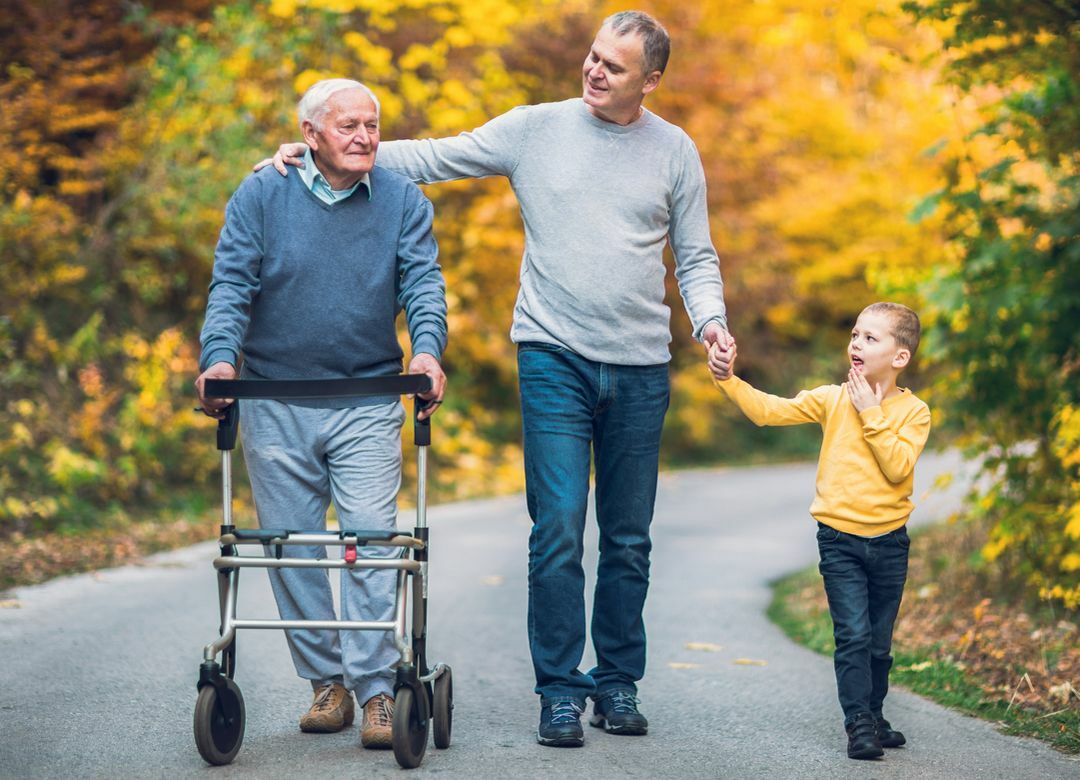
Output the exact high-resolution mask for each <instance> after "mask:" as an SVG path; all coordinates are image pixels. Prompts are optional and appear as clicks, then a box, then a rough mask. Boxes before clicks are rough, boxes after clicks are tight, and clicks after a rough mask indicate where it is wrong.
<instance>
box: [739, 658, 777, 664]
mask: <svg viewBox="0 0 1080 780" xmlns="http://www.w3.org/2000/svg"><path fill="white" fill-rule="evenodd" d="M732 663H733V664H736V665H738V666H768V665H769V662H768V661H762V660H760V659H757V658H736V659H735V660H734V661H732Z"/></svg>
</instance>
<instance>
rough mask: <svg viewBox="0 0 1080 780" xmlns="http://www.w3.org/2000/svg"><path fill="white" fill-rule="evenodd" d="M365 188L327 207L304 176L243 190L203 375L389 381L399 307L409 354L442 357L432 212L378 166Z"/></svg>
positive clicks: (224, 258) (224, 245) (209, 316)
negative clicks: (215, 370)
mask: <svg viewBox="0 0 1080 780" xmlns="http://www.w3.org/2000/svg"><path fill="white" fill-rule="evenodd" d="M370 181H371V198H370V199H369V198H368V194H367V192H366V191H365V190H364V187H363V185H361V186H360V187H359V188H358V189H357V191H356V192H355V193H354V194H353V195H352V196H351V197H349V198H346V199H345V200H342V201H339V202H337V203H334V204H328V203H324V202H323V201H321V200H320V199H319V198H318V197H316V196H315V195H314V194H313V193H312V192H311V191H310V190H309V189H308V188H307V187H306V186H305V185H304V182H303V181H302V180H301V177H300V176H295V175H294V176H287V177H282V176H279V175H278V173H277V172H276V171H274V169H273V168H272V167H267V168H264V169H263V170H261V171H259V172H258V173H255V174H253V175H251V176H249V177H248V178H247V179H245V180H244V182H243V183H242V184H241V185H240V187H239V188H238V189H237V191H236V192H235V193H234V194H233V196H232V198H231V199H230V200H229V204H228V206H227V207H226V209H225V226H224V227H223V228H222V231H221V237H220V239H219V241H218V245H217V249H216V250H215V253H214V273H213V279H212V281H211V283H210V296H209V299H208V301H207V305H206V322H205V324H204V325H203V330H202V337H201V341H202V355H201V357H200V360H199V366H200V369H201V370H206V369H207V368H208V367H209V366H211V365H213V364H214V363H218V362H222V361H224V362H228V363H232V364H233V365H239V361H240V359H241V357H242V358H243V376H245V377H252V378H261V379H338V378H356V377H371V376H383V375H387V374H396V373H399V372H400V371H401V369H402V357H403V353H402V350H401V346H400V345H399V344H398V341H397V333H396V330H395V326H394V321H395V319H396V318H397V315H398V313H399V312H401V310H402V309H404V310H405V316H406V320H407V322H408V327H409V336H410V339H411V341H412V351H413V354H418V353H421V352H426V353H428V354H431V355H434V356H435V357H436V358H437V359H441V357H442V351H443V349H444V348H445V347H446V295H445V291H446V285H445V282H444V281H443V277H442V271H441V270H440V268H439V265H438V262H437V257H438V249H437V247H436V244H435V238H434V236H433V235H432V232H431V219H432V208H431V203H430V201H428V199H427V198H426V197H424V195H423V193H421V192H420V190H419V188H418V187H417V186H416V185H415V184H413V183H412V182H410V181H408V180H407V179H405V178H404V177H403V176H399V175H398V174H396V173H392V172H390V171H387V170H385V169H383V168H379V167H377V166H376V167H375V168H373V169H372V171H371V174H370ZM374 400H377V399H371V401H374ZM378 400H386V399H378ZM364 402H366V401H358V400H356V399H334V400H330V401H318V402H304V405H310V406H321V407H330V408H344V407H349V406H356V405H357V404H358V403H364Z"/></svg>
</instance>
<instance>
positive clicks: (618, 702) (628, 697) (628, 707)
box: [608, 691, 639, 712]
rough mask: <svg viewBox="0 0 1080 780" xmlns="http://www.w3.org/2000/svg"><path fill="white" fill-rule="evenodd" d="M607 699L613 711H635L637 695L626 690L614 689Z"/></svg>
mask: <svg viewBox="0 0 1080 780" xmlns="http://www.w3.org/2000/svg"><path fill="white" fill-rule="evenodd" d="M608 700H609V701H610V702H611V710H612V711H613V712H637V705H638V701H639V699H638V697H637V696H635V695H634V694H632V693H630V692H628V691H615V692H614V693H612V694H611V695H610V696H609V697H608Z"/></svg>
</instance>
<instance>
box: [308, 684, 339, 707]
mask: <svg viewBox="0 0 1080 780" xmlns="http://www.w3.org/2000/svg"><path fill="white" fill-rule="evenodd" d="M333 692H334V686H333V685H325V686H323V687H322V688H320V689H319V692H318V693H317V694H316V695H315V701H314V702H312V704H311V709H312V711H313V712H325V711H326V710H329V709H333V707H334V705H333V703H332V702H331V701H330V694H331V693H333Z"/></svg>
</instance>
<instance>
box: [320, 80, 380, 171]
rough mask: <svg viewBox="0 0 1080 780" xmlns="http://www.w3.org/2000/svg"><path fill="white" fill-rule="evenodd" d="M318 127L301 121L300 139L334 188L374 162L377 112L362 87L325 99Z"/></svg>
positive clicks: (369, 167) (376, 146)
mask: <svg viewBox="0 0 1080 780" xmlns="http://www.w3.org/2000/svg"><path fill="white" fill-rule="evenodd" d="M326 106H327V108H328V109H329V111H328V112H327V113H326V114H324V115H323V116H322V121H321V125H322V128H321V129H318V130H317V129H316V128H315V127H314V126H313V125H312V124H311V123H310V122H305V123H304V140H305V141H307V144H308V146H310V147H311V151H312V154H314V155H315V164H316V165H318V166H319V170H320V171H321V172H322V174H323V175H324V176H325V177H326V179H327V181H328V182H329V183H330V186H331V187H333V188H334V189H345V188H348V187H351V186H352V185H353V184H355V183H356V182H357V181H359V180H360V179H361V178H362V177H363V175H364V174H365V173H368V172H369V171H370V170H371V168H372V166H374V165H375V152H376V150H377V149H378V148H379V115H378V113H377V112H376V110H375V102H374V101H373V100H372V99H371V96H369V95H368V94H367V93H366V92H365V91H364V90H362V89H343V90H340V91H338V92H335V93H334V94H333V95H331V96H330V99H329V100H327V101H326Z"/></svg>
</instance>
